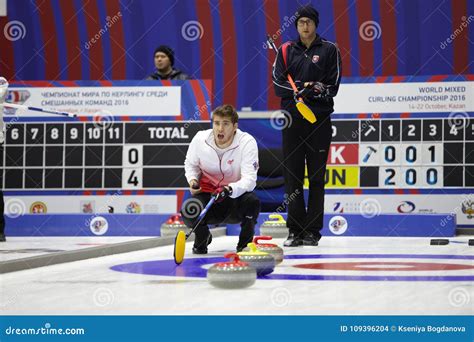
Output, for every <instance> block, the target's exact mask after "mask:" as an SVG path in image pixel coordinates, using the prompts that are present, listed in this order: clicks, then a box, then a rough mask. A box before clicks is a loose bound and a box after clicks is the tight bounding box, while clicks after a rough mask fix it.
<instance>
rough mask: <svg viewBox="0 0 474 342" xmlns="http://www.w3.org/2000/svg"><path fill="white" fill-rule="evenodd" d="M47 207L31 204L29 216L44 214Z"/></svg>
mask: <svg viewBox="0 0 474 342" xmlns="http://www.w3.org/2000/svg"><path fill="white" fill-rule="evenodd" d="M47 212H48V207H47V206H46V204H44V203H43V202H40V201H38V202H33V203H32V204H31V206H30V214H46V213H47Z"/></svg>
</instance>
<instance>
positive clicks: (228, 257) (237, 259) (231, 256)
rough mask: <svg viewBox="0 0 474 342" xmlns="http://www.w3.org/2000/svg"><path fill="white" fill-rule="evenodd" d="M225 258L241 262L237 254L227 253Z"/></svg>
mask: <svg viewBox="0 0 474 342" xmlns="http://www.w3.org/2000/svg"><path fill="white" fill-rule="evenodd" d="M224 258H227V259H232V260H231V261H232V262H240V257H239V255H238V254H237V253H227V254H225V255H224Z"/></svg>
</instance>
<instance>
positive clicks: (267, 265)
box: [238, 242, 275, 277]
mask: <svg viewBox="0 0 474 342" xmlns="http://www.w3.org/2000/svg"><path fill="white" fill-rule="evenodd" d="M248 247H249V249H250V250H249V251H247V252H239V253H238V254H239V256H240V260H242V261H243V262H247V263H248V264H249V265H250V266H252V267H254V268H255V269H256V270H257V276H260V277H261V276H265V275H267V274H270V273H272V272H273V270H274V269H275V258H274V257H273V256H271V255H270V254H268V253H265V252H261V251H259V250H258V249H257V246H255V244H254V243H253V242H250V243H249V244H248Z"/></svg>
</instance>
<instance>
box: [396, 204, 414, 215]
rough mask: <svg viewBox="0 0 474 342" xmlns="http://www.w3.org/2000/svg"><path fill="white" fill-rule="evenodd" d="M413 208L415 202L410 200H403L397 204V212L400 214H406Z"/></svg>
mask: <svg viewBox="0 0 474 342" xmlns="http://www.w3.org/2000/svg"><path fill="white" fill-rule="evenodd" d="M415 208H416V206H415V203H413V202H410V201H403V202H402V203H400V204H399V205H398V207H397V212H399V213H400V214H408V213H412V212H413V211H415Z"/></svg>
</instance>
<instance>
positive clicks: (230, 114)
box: [181, 105, 260, 254]
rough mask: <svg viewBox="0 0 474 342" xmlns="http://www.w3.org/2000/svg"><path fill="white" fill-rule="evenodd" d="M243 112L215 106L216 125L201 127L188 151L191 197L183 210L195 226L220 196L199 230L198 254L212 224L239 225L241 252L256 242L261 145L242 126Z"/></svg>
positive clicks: (202, 251)
mask: <svg viewBox="0 0 474 342" xmlns="http://www.w3.org/2000/svg"><path fill="white" fill-rule="evenodd" d="M238 119H239V116H238V114H237V112H236V110H235V108H234V107H233V106H231V105H223V106H220V107H218V108H216V109H215V110H214V112H213V114H212V129H208V130H203V131H199V132H198V133H197V134H196V135H195V136H194V138H193V140H192V141H191V144H190V145H189V148H188V152H187V154H186V160H185V162H184V166H185V176H186V179H187V181H188V183H189V190H190V191H191V194H192V196H193V197H192V198H190V199H188V200H186V201H185V202H184V203H183V206H182V208H181V215H182V216H183V221H184V223H185V224H186V225H187V226H188V227H193V226H194V224H195V223H196V221H197V218H198V216H199V212H200V210H202V209H203V208H204V207H205V206H206V204H207V203H208V202H209V200H210V199H211V195H215V196H216V201H215V203H214V205H213V206H212V207H211V208H210V210H209V211H208V213H207V214H206V216H205V218H204V220H203V221H202V222H201V224H200V225H199V226H198V227H197V228H196V230H195V235H196V238H195V241H194V247H193V253H194V254H206V253H207V246H208V245H209V244H210V243H211V241H212V235H211V233H210V231H209V227H208V224H221V223H229V224H237V223H240V226H241V231H240V236H239V241H238V243H237V251H238V252H239V251H242V249H244V248H245V247H246V246H247V244H248V243H249V242H251V241H252V239H253V235H254V231H255V224H256V223H257V217H258V214H259V213H260V201H259V199H258V197H257V196H256V194H255V192H254V191H253V190H254V189H255V184H256V181H257V171H258V147H257V142H256V141H255V139H254V138H253V137H252V136H251V135H250V134H248V133H245V132H242V131H241V130H239V129H238V128H237V127H238Z"/></svg>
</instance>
